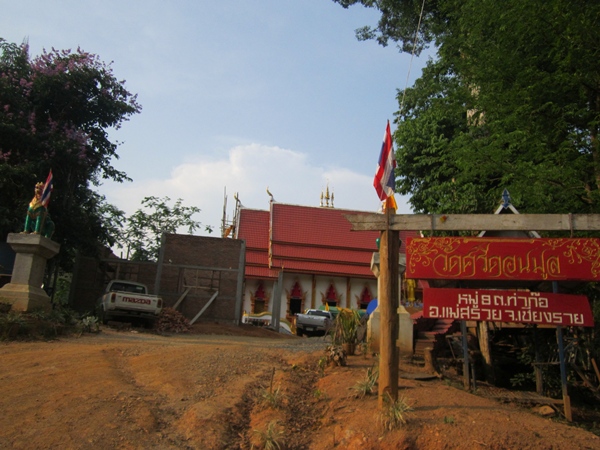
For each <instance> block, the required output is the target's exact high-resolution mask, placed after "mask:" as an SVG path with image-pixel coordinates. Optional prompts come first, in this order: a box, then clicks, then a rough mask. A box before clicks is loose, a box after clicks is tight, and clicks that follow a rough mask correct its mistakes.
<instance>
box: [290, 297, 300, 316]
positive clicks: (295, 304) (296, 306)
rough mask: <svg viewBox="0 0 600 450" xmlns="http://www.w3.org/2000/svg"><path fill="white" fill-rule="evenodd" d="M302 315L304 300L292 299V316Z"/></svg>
mask: <svg viewBox="0 0 600 450" xmlns="http://www.w3.org/2000/svg"><path fill="white" fill-rule="evenodd" d="M301 313H302V299H301V298H297V297H292V298H290V315H292V316H295V315H296V314H301Z"/></svg>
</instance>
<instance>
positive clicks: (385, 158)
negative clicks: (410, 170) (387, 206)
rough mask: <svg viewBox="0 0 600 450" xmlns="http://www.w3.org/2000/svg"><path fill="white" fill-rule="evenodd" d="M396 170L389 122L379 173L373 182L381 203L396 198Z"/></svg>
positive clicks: (378, 167) (378, 165)
mask: <svg viewBox="0 0 600 450" xmlns="http://www.w3.org/2000/svg"><path fill="white" fill-rule="evenodd" d="M395 168H396V158H395V157H394V149H393V147H392V133H391V132H390V121H389V120H388V123H387V127H386V129H385V134H384V135H383V144H382V146H381V153H380V154H379V161H378V163H377V171H376V172H375V179H374V180H373V186H374V187H375V190H376V191H377V195H378V196H379V200H381V201H384V200H387V199H388V198H390V199H393V198H394V190H395V185H396V175H395V174H394V169H395ZM394 203H395V202H394Z"/></svg>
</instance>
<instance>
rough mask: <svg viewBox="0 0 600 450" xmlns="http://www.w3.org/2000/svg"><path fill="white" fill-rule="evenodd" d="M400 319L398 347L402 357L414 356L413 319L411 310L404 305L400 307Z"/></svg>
mask: <svg viewBox="0 0 600 450" xmlns="http://www.w3.org/2000/svg"><path fill="white" fill-rule="evenodd" d="M398 320H399V321H400V326H399V331H398V342H397V344H398V348H399V349H400V357H401V358H412V356H413V353H414V351H413V321H412V319H411V318H410V314H409V312H408V311H407V310H406V308H405V307H404V306H402V305H400V307H399V308H398Z"/></svg>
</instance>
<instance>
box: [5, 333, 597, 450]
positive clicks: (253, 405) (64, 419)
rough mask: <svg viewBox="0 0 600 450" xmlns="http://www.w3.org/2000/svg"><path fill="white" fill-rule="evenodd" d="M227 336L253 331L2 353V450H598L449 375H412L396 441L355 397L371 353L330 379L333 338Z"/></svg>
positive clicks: (584, 437)
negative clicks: (324, 364) (264, 446)
mask: <svg viewBox="0 0 600 450" xmlns="http://www.w3.org/2000/svg"><path fill="white" fill-rule="evenodd" d="M223 332H228V333H229V334H242V335H238V336H233V335H229V336H223V335H197V334H193V335H175V336H159V335H154V334H147V333H135V332H131V331H116V330H112V329H108V328H105V329H103V331H102V332H101V333H99V334H98V335H90V334H87V335H84V336H81V337H70V338H61V339H60V340H57V341H52V342H13V343H0V407H1V410H2V415H0V448H2V449H28V450H29V449H230V448H231V449H233V448H250V447H251V445H252V444H253V443H254V444H255V446H258V445H260V442H261V441H262V442H264V440H265V439H271V441H272V442H273V441H276V442H278V443H279V444H281V446H282V448H290V449H300V448H306V449H331V448H344V449H347V448H357V449H358V448H361V449H379V448H382V449H386V448H389V449H392V448H393V449H396V448H406V449H413V448H414V449H417V448H418V449H454V448H457V449H458V448H461V449H479V448H485V449H490V448H491V449H514V448H522V449H573V448H579V449H583V448H590V449H591V448H600V438H598V437H597V436H595V435H594V434H592V433H589V432H586V431H584V430H581V429H578V428H575V427H573V426H569V425H567V424H563V423H557V422H556V421H552V420H550V419H547V418H543V417H541V416H538V415H535V414H532V413H531V412H530V411H529V410H523V409H518V408H515V407H513V406H509V405H502V404H500V403H497V402H495V401H492V400H489V399H485V398H481V397H477V396H475V395H471V394H469V393H466V392H464V391H462V390H460V389H457V388H455V387H452V386H451V385H449V384H448V383H447V382H444V381H442V380H437V379H436V380H431V381H419V380H416V379H401V381H400V389H401V393H402V395H405V396H406V398H407V399H408V400H409V402H410V403H411V404H412V406H413V409H414V411H413V413H412V415H411V416H409V422H408V424H407V425H405V426H404V427H402V428H400V429H399V430H397V431H393V432H387V433H386V432H384V431H382V429H381V427H380V426H379V423H378V420H377V417H378V410H377V400H376V397H374V396H367V397H365V398H362V399H357V398H355V396H354V395H353V394H354V393H355V391H354V390H353V389H352V387H353V386H354V385H355V384H356V383H357V382H358V381H360V380H362V379H364V377H365V373H366V369H367V368H368V367H370V366H372V365H373V364H375V363H376V361H375V359H374V358H373V357H371V356H370V355H363V356H353V357H350V358H349V365H348V366H347V367H334V368H326V369H325V370H321V369H320V368H319V365H318V360H319V358H320V357H321V356H322V355H323V349H324V347H325V345H326V342H325V341H323V340H322V339H319V338H311V339H306V338H304V339H302V338H296V337H293V336H288V337H277V338H275V337H276V336H278V335H275V334H274V333H271V332H268V331H264V330H261V331H254V330H248V329H246V330H245V331H243V332H241V333H240V332H237V331H235V330H234V331H231V329H227V330H224V331H223ZM259 336H262V337H259ZM266 336H268V337H266ZM276 394H277V395H276Z"/></svg>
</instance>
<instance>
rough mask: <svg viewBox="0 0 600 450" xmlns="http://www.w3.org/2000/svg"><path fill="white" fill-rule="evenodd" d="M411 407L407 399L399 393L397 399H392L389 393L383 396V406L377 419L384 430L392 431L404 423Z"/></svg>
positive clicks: (411, 409) (410, 412)
mask: <svg viewBox="0 0 600 450" xmlns="http://www.w3.org/2000/svg"><path fill="white" fill-rule="evenodd" d="M412 411H413V408H412V406H410V404H409V400H408V399H407V398H406V397H404V396H402V395H400V396H399V397H398V400H395V401H394V400H393V399H392V397H391V396H390V394H389V393H387V395H386V396H385V397H384V406H383V408H382V410H381V411H380V413H379V421H380V423H381V426H382V428H383V429H384V430H385V431H393V430H395V429H397V428H399V427H400V426H402V425H406V423H407V422H408V420H409V418H410V415H411V414H412Z"/></svg>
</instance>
